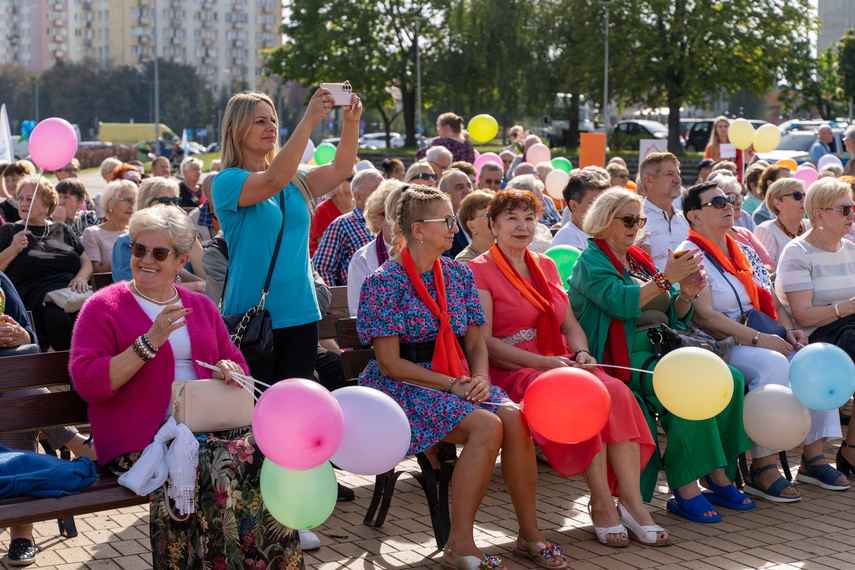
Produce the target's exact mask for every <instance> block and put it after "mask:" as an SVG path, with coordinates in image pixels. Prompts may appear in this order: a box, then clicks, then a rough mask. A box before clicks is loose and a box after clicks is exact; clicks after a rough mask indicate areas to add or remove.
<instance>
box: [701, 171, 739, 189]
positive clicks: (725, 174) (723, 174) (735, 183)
mask: <svg viewBox="0 0 855 570" xmlns="http://www.w3.org/2000/svg"><path fill="white" fill-rule="evenodd" d="M707 182H715V183H716V186H718V187H719V188H721V191H722V192H724V193H725V194H727V192H728V191H731V192H736V193H737V194H742V184H740V183H739V180H737V179H736V176H734V175H733V174H731V173H730V171H729V170H716V171H715V172H713V173H712V174H710V175H709V177H708V178H707Z"/></svg>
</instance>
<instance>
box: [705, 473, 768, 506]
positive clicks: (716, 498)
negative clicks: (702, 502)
mask: <svg viewBox="0 0 855 570" xmlns="http://www.w3.org/2000/svg"><path fill="white" fill-rule="evenodd" d="M704 486H705V487H706V488H707V489H709V491H701V492H702V493H703V494H704V496H705V497H706V498H707V500H708V501H709V502H710V503H712V504H714V505H719V506H722V507H727V508H728V509H734V510H737V511H750V510H751V509H753V508H756V507H757V503H755V502H754V501H751V498H750V497H749V496H748V495H746V494H745V493H741V492H740V491H739V489H737V488H736V487H734V486H733V485H732V484H731V485H716V484H715V483H713V480H712V478H711V477H710V476H709V475H705V476H704ZM745 499H748V500H749V501H750V502H749V503H746V502H745Z"/></svg>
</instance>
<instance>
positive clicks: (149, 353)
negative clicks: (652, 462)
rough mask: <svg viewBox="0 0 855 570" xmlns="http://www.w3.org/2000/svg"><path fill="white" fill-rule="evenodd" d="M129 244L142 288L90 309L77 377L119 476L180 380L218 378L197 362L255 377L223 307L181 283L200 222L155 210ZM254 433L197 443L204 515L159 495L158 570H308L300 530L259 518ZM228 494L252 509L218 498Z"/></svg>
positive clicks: (114, 289)
mask: <svg viewBox="0 0 855 570" xmlns="http://www.w3.org/2000/svg"><path fill="white" fill-rule="evenodd" d="M130 235H131V244H132V245H131V251H132V253H133V259H132V260H131V273H132V276H133V279H132V280H131V281H128V282H121V283H114V284H113V285H110V286H109V287H106V288H104V289H101V290H99V291H98V292H97V293H96V294H95V295H94V296H93V297H92V298H91V299H90V300H89V302H87V303H86V305H85V306H84V307H83V310H82V311H81V314H80V318H79V319H78V321H77V325H76V327H75V330H74V339H73V342H72V346H71V366H70V372H71V378H72V381H73V382H74V386H75V388H76V389H77V391H78V392H79V393H80V395H81V397H82V398H83V399H84V400H86V401H87V402H88V403H89V410H88V414H89V420H90V422H91V424H92V437H93V439H94V441H95V450H96V452H97V455H98V462H99V463H100V464H101V465H104V466H107V467H109V468H110V469H111V470H112V471H113V472H115V473H121V472H125V471H127V470H128V469H130V468H131V466H132V465H133V464H134V463H135V462H136V461H137V460H138V459H139V458H140V455H141V452H142V451H143V449H145V448H146V446H148V445H149V444H150V443H151V442H152V438H153V437H154V435H155V433H156V432H157V431H158V429H159V428H160V426H161V424H162V423H163V421H164V418H165V417H166V418H168V417H169V415H170V413H171V385H172V382H173V380H196V379H199V378H210V375H211V373H210V372H209V371H208V370H207V369H206V368H203V367H201V366H200V365H199V364H198V363H197V361H202V362H207V363H211V364H213V363H216V366H217V368H219V372H215V373H214V375H215V377H224V378H225V379H226V380H227V381H228V380H230V379H231V373H232V372H239V373H246V372H247V366H246V363H245V362H244V359H243V356H242V355H241V353H240V351H239V350H238V349H237V348H236V347H235V345H234V344H232V343H231V341H230V339H229V335H228V332H227V331H226V327H225V325H224V324H223V320H222V318H221V317H220V314H219V313H218V312H217V308H216V307H215V306H214V304H213V303H212V302H211V301H209V300H208V298H207V297H205V296H204V295H202V294H198V293H193V292H190V291H187V290H186V289H183V288H180V287H175V286H174V282H175V277H176V276H177V275H178V272H179V270H180V269H181V268H182V266H183V265H184V264H185V263H187V261H188V259H189V252H190V250H191V249H192V247H193V244H194V242H195V238H196V230H195V228H194V227H193V222H191V221H190V218H188V217H187V215H186V214H184V212H182V211H181V210H180V209H178V208H174V207H172V206H163V205H156V206H153V207H150V208H145V209H143V210H141V211H139V212H136V213H135V214H134V215H133V216H132V217H131V223H130ZM234 389H235V390H240V388H238V387H235V388H234ZM249 435H250V434H249V429H248V428H245V429H242V430H232V431H228V432H216V433H206V434H196V439H197V441H198V442H199V454H198V463H199V465H198V469H197V471H196V494H195V497H194V512H193V513H191V514H190V516H189V518H188V519H187V520H186V521H184V522H181V521H179V520H176V519H175V518H173V517H171V516H170V515H169V514H167V507H168V504H167V501H169V498H168V497H167V495H166V492H165V490H164V488H163V487H161V488H159V489H158V490H157V491H155V492H154V493H152V496H151V515H150V521H149V526H150V536H151V545H152V549H153V552H154V564H153V566H154V567H155V568H174V567H182V568H184V567H190V568H194V567H201V566H203V565H204V566H216V565H225V564H226V563H225V562H224V560H230V561H232V562H234V563H236V564H239V565H243V564H257V563H258V562H259V561H265V562H268V563H269V562H270V561H272V560H273V559H274V558H277V559H278V560H280V561H281V562H282V564H283V565H284V566H288V565H289V564H293V565H294V566H295V567H297V566H299V567H300V568H302V554H301V551H300V546H299V540H298V538H297V533H296V531H292V530H288V529H285V528H284V527H282V526H281V525H279V523H277V522H276V521H275V520H274V519H273V518H272V517H271V516H270V515H269V514H268V513H267V511H266V509H264V508H262V509H261V510H260V511H259V510H257V509H258V504H259V503H260V502H261V495H260V491H259V477H260V468H261V464H262V462H263V457H262V456H261V454H260V452H258V451H257V449H255V448H254V446H252V445H251V440H250V439H249V438H248V436H249ZM215 466H216V467H215ZM223 466H225V467H223ZM224 489H225V490H228V492H229V493H234V494H235V495H236V496H237V495H238V494H240V495H241V496H242V500H240V501H225V500H219V497H220V495H221V494H222V493H223V490H224ZM224 521H233V522H234V521H237V524H235V525H234V528H233V531H232V532H228V533H223V532H211V529H215V528H221V527H222V525H223V524H224ZM243 521H258V522H257V523H256V524H244V522H243ZM250 561H252V562H250Z"/></svg>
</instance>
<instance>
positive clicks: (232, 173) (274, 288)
mask: <svg viewBox="0 0 855 570" xmlns="http://www.w3.org/2000/svg"><path fill="white" fill-rule="evenodd" d="M249 174H250V173H249V172H247V171H246V170H242V169H240V168H228V169H226V170H223V171H222V172H220V173H218V174H217V176H216V178H214V185H213V188H212V189H211V192H212V195H213V198H214V204H215V205H216V206H215V207H216V210H217V219H218V220H219V222H220V228H222V230H223V234H224V235H225V238H226V243H228V244H229V276H228V280H229V282H228V287H227V289H226V298H225V307H224V310H225V314H227V315H230V314H234V313H243V312H245V311H247V310H249V308H250V307H252V306H254V305H256V304H258V301H259V300H260V299H261V292H262V290H263V289H264V280H265V279H266V278H267V271H268V270H269V269H270V260H271V259H273V249H274V248H275V247H276V237H277V236H278V235H279V228H280V227H281V226H282V213H281V211H280V207H279V200H280V196H281V197H282V198H283V199H284V200H285V229H284V230H283V233H282V245H281V246H280V248H279V257H278V258H277V259H276V267H275V268H274V269H273V278H272V279H271V281H270V291H269V292H268V294H267V300H266V301H265V304H264V308H265V309H267V310H268V311H270V317H271V318H272V320H273V328H274V329H280V328H285V327H294V326H298V325H303V324H306V323H311V322H315V321H317V320H320V318H321V313H320V310H318V300H317V297H315V287H314V282H313V281H312V270H311V265H310V262H309V224H310V223H311V219H312V217H311V215H310V214H309V209H308V208H307V207H306V201H305V200H304V199H303V195H302V194H300V190H299V189H298V188H297V186H295V185H294V184H289V185H288V187H287V188H285V190H283V191H282V193H280V194H277V195H276V196H273V197H272V198H269V199H267V200H265V201H263V202H259V203H258V204H253V205H252V206H243V207H238V198H239V197H240V193H241V189H242V188H243V183H244V181H245V180H246V178H247V177H248V176H249Z"/></svg>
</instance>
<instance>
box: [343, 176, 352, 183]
mask: <svg viewBox="0 0 855 570" xmlns="http://www.w3.org/2000/svg"><path fill="white" fill-rule="evenodd" d="M344 181H345V182H353V174H351V175H350V176H348V177H347V178H345V179H344Z"/></svg>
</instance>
